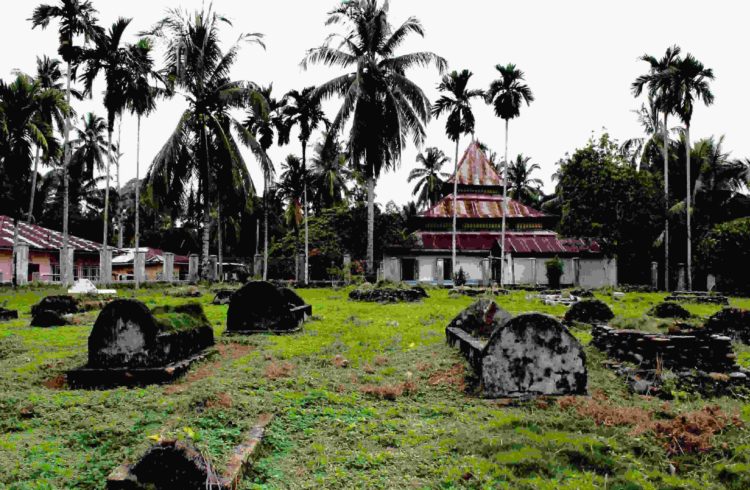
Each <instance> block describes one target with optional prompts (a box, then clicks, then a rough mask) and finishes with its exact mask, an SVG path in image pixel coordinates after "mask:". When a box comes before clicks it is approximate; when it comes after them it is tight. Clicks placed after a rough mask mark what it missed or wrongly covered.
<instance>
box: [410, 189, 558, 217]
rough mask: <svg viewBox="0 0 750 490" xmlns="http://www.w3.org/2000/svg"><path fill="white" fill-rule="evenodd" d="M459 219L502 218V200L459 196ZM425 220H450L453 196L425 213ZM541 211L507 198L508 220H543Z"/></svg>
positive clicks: (472, 195)
mask: <svg viewBox="0 0 750 490" xmlns="http://www.w3.org/2000/svg"><path fill="white" fill-rule="evenodd" d="M456 203H457V204H458V206H457V215H458V217H459V218H502V217H503V198H502V196H497V195H488V194H459V195H458V198H457V199H456ZM422 216H424V217H425V218H452V217H453V195H448V196H445V197H444V198H443V199H441V200H440V201H439V202H438V203H437V204H435V205H434V206H433V207H431V208H430V209H428V210H427V211H425V212H424V213H423V214H422ZM545 216H546V215H545V214H544V213H542V212H541V211H537V210H536V209H533V208H530V207H528V206H526V205H524V204H521V203H520V202H518V201H514V200H513V199H510V198H508V215H507V217H508V218H543V217H545Z"/></svg>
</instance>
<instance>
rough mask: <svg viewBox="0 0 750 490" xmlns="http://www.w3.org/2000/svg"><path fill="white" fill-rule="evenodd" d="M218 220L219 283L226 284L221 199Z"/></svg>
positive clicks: (218, 204) (218, 207)
mask: <svg viewBox="0 0 750 490" xmlns="http://www.w3.org/2000/svg"><path fill="white" fill-rule="evenodd" d="M216 209H217V214H218V216H217V220H216V240H217V242H218V248H219V263H218V264H217V267H218V272H219V282H224V266H223V265H222V264H223V262H224V240H223V236H222V230H221V225H222V221H221V199H219V202H218V203H217V207H216Z"/></svg>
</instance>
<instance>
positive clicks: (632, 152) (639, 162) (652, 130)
mask: <svg viewBox="0 0 750 490" xmlns="http://www.w3.org/2000/svg"><path fill="white" fill-rule="evenodd" d="M631 112H633V113H634V114H635V115H636V116H637V118H638V123H639V124H640V125H641V127H642V128H643V132H644V133H645V134H646V137H645V138H630V139H628V140H626V141H625V142H624V143H623V144H622V145H621V146H620V152H621V153H622V156H623V157H624V158H626V159H627V160H628V161H629V162H630V165H631V166H633V168H635V169H637V170H639V171H640V170H641V169H642V168H643V164H644V160H646V159H647V158H648V157H650V156H653V155H652V149H653V147H658V146H660V145H661V138H662V137H663V136H664V130H663V128H662V121H661V112H660V111H659V106H658V104H657V103H656V100H655V99H654V98H653V97H651V96H650V95H649V96H648V101H647V103H644V104H641V107H640V109H637V110H633V111H631ZM661 146H662V148H663V145H661Z"/></svg>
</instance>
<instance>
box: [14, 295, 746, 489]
mask: <svg viewBox="0 0 750 490" xmlns="http://www.w3.org/2000/svg"><path fill="white" fill-rule="evenodd" d="M53 292H56V291H53V290H50V289H28V290H23V291H21V292H14V291H12V290H8V289H5V290H0V305H2V304H3V303H6V306H7V307H9V308H13V309H18V310H19V311H20V313H21V318H20V319H19V320H17V321H13V322H9V323H3V324H0V488H9V489H50V488H76V489H89V488H103V487H104V482H105V479H106V476H107V474H108V473H109V472H110V471H111V470H112V469H114V468H115V467H116V466H118V465H119V464H121V463H122V462H124V461H128V460H133V459H134V458H136V457H137V456H138V455H140V454H141V453H142V451H144V450H145V449H146V448H147V447H148V446H149V445H150V444H151V443H152V442H153V439H154V438H157V437H159V436H161V437H174V436H176V437H181V438H191V439H193V440H194V442H195V444H196V445H197V446H198V447H199V448H201V449H202V450H203V451H204V452H205V454H207V455H209V456H210V459H211V460H212V461H213V463H214V464H215V465H216V466H218V467H219V468H221V467H222V466H223V465H224V464H225V462H226V458H227V457H228V455H229V453H230V451H231V449H232V448H233V447H234V446H235V445H236V444H238V443H239V442H240V440H241V436H242V434H243V433H244V432H245V431H246V430H248V429H249V428H250V427H251V426H252V425H253V422H254V421H255V420H256V419H257V418H258V416H259V415H260V414H262V413H267V412H270V413H273V414H275V419H274V421H273V422H272V425H271V426H270V429H269V432H268V436H267V439H266V440H265V442H264V445H263V448H262V450H261V451H260V453H259V456H258V460H257V462H256V464H255V466H254V469H253V471H252V473H251V474H250V475H248V477H247V478H246V479H245V480H244V483H243V485H244V486H243V487H242V488H245V489H255V488H269V489H271V488H274V489H275V488H337V489H339V488H399V489H400V488H441V489H452V488H549V489H578V488H609V489H623V490H624V489H639V488H643V489H651V488H696V489H698V488H700V489H710V488H725V487H727V488H737V489H740V488H750V431H748V430H747V429H746V428H744V427H743V426H742V424H743V422H746V423H750V404H746V403H744V402H743V401H742V400H737V399H730V398H721V399H714V400H702V399H701V398H700V397H697V396H692V395H689V394H685V393H681V394H678V395H679V396H678V397H677V399H676V400H675V401H673V402H669V403H665V402H663V401H660V400H656V399H648V398H645V397H640V396H634V395H630V394H629V393H628V392H627V390H626V388H625V386H624V383H623V381H622V380H621V379H619V378H617V377H616V376H615V375H614V374H613V373H612V372H611V371H610V370H608V369H606V368H604V367H602V366H601V363H602V361H603V360H604V358H603V356H602V355H601V354H600V353H599V352H598V351H597V350H596V349H594V348H592V347H588V346H587V347H586V353H587V357H588V369H589V392H590V393H591V394H592V395H593V396H592V397H584V398H579V399H573V398H563V399H559V400H554V399H550V400H537V401H532V402H526V403H523V404H520V405H518V406H505V405H504V404H503V403H502V402H498V401H490V400H485V399H482V398H481V397H479V396H477V395H476V394H475V393H474V392H473V391H472V388H471V386H472V382H471V379H470V377H469V372H468V371H467V370H466V369H465V366H466V365H465V363H464V361H463V359H462V357H461V356H460V354H459V353H458V352H456V351H454V350H453V349H451V348H449V347H448V346H447V345H446V344H445V336H444V328H445V326H446V324H447V323H448V322H449V321H450V319H451V318H453V316H455V315H456V314H457V313H458V312H459V311H460V310H461V309H462V308H464V307H466V306H468V305H469V304H470V303H471V301H472V300H471V299H469V298H465V297H461V298H451V297H449V295H448V293H447V292H446V291H444V290H430V291H429V293H430V295H431V297H430V298H429V299H428V300H425V301H424V302H423V303H418V304H408V305H407V304H399V305H388V306H382V305H378V304H364V303H354V302H350V301H349V300H348V299H347V291H346V290H331V289H321V290H301V291H299V293H300V295H301V296H302V297H303V298H305V300H306V301H307V302H309V303H310V304H312V305H313V310H314V315H315V317H314V320H313V321H312V322H310V323H308V324H307V325H306V327H305V329H304V331H303V332H302V333H300V334H297V335H293V336H278V337H273V336H255V337H249V338H237V337H231V338H224V337H222V333H223V331H224V328H225V326H224V321H225V318H226V309H227V307H226V306H213V305H210V300H211V298H212V296H211V295H210V294H209V292H208V290H207V289H206V290H204V292H205V294H204V295H203V297H202V298H200V299H199V301H201V302H202V303H203V305H204V308H205V310H206V314H207V316H208V318H209V320H210V321H211V323H212V325H213V326H214V329H215V332H216V335H217V340H218V346H217V348H216V352H215V353H214V354H213V355H212V356H211V357H209V359H207V360H206V361H204V362H202V363H201V364H199V365H196V366H194V367H193V368H192V369H191V371H190V373H189V374H188V375H187V376H186V377H184V378H182V379H181V380H180V381H179V382H178V383H176V384H173V385H167V386H150V387H147V388H141V389H114V390H106V391H105V390H100V391H79V390H69V389H67V388H66V387H65V385H64V383H63V382H62V381H63V380H62V378H61V375H62V374H64V372H65V371H66V370H67V369H70V368H74V367H77V366H79V365H82V364H84V363H85V361H86V345H87V343H86V342H87V338H88V334H89V332H90V329H91V326H92V324H93V322H94V320H95V319H96V314H97V313H96V312H89V313H85V314H82V315H79V316H78V317H77V324H76V325H73V326H67V327H61V328H53V329H39V328H31V327H29V326H28V325H29V309H30V307H31V305H32V304H34V303H36V302H37V301H38V300H39V299H41V298H42V297H43V296H45V295H47V294H50V293H53ZM526 294H527V293H524V292H515V293H513V294H511V295H509V296H506V297H500V298H498V303H500V304H501V306H503V307H505V308H506V309H508V310H509V311H511V312H513V313H521V312H527V311H541V312H545V313H550V314H552V315H555V316H562V315H563V314H564V311H565V308H564V307H560V306H555V307H550V306H544V305H542V304H541V302H539V301H538V300H535V299H529V298H527V297H526ZM133 295H134V293H133V292H132V291H127V290H125V291H121V293H120V296H121V297H130V296H133ZM135 296H136V297H137V298H139V299H140V300H142V301H144V302H145V303H146V304H148V305H149V306H151V307H153V306H155V305H168V304H169V305H174V304H180V303H183V302H185V301H186V300H184V299H176V298H172V297H169V296H166V295H165V294H164V290H160V289H148V290H143V291H141V292H139V293H138V294H137V295H135ZM599 297H600V298H601V299H604V300H605V301H607V302H608V303H609V304H610V305H611V306H612V308H613V310H614V311H615V314H616V315H617V318H616V319H615V322H614V323H615V324H619V325H621V326H627V327H635V328H641V327H642V328H647V329H658V328H663V327H665V326H666V324H665V323H658V322H653V321H651V320H646V319H645V318H644V313H645V311H647V310H648V309H649V308H650V307H651V306H652V305H654V304H656V303H658V302H659V301H661V299H663V297H664V295H663V294H661V295H660V294H628V295H627V297H626V298H625V299H624V300H621V301H613V300H612V299H611V298H609V297H607V296H606V295H604V294H600V295H599ZM732 303H733V305H735V306H741V307H744V308H749V309H750V300H739V299H733V300H732ZM688 309H690V310H691V312H692V313H693V314H695V315H698V316H702V317H706V316H708V315H710V314H712V313H713V312H715V311H717V310H718V307H713V306H697V305H696V306H689V307H688ZM573 332H574V334H575V335H576V336H577V337H578V338H579V339H580V340H581V341H582V342H583V343H584V344H588V342H589V341H590V337H591V336H590V333H589V332H588V331H587V329H585V328H575V329H574V330H573ZM740 359H741V361H742V362H743V363H746V364H748V363H750V351H748V350H747V349H746V348H741V349H740ZM705 407H712V408H710V409H709V410H706V409H705ZM680 415H684V417H680ZM693 436H694V437H693ZM690 444H694V447H695V448H696V450H694V451H691V449H690V448H691V447H693V446H690Z"/></svg>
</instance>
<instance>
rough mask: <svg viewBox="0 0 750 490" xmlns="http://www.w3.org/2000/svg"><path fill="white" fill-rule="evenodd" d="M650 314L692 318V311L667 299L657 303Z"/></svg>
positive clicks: (661, 316)
mask: <svg viewBox="0 0 750 490" xmlns="http://www.w3.org/2000/svg"><path fill="white" fill-rule="evenodd" d="M648 314H649V315H651V316H655V317H656V318H679V319H682V320H685V319H687V318H690V312H689V311H687V310H686V309H685V308H683V307H682V306H681V305H679V304H677V303H672V302H669V301H665V302H663V303H659V304H658V305H655V306H654V307H653V308H651V309H650V310H649V311H648Z"/></svg>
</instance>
